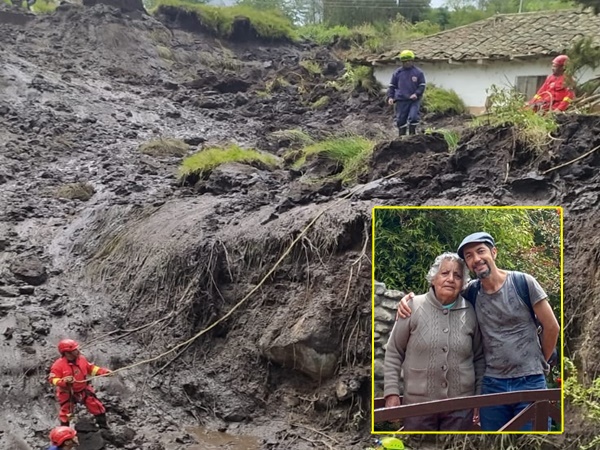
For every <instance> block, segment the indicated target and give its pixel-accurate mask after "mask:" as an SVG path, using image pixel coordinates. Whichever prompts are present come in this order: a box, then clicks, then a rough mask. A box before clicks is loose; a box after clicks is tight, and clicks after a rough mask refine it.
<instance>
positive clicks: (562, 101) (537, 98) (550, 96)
mask: <svg viewBox="0 0 600 450" xmlns="http://www.w3.org/2000/svg"><path fill="white" fill-rule="evenodd" d="M568 62H569V57H568V56H567V55H559V56H557V57H556V58H554V59H553V60H552V74H551V75H548V78H546V81H544V84H542V86H541V87H540V88H539V89H538V91H537V93H536V94H535V95H534V96H533V98H532V99H531V100H529V103H528V105H529V106H530V107H531V108H533V110H534V111H540V110H541V111H565V110H566V109H567V108H568V107H569V106H571V102H572V101H573V99H574V98H575V92H573V89H571V86H572V85H573V80H572V79H571V78H570V77H569V76H568V75H567V74H565V65H566V64H567V63H568Z"/></svg>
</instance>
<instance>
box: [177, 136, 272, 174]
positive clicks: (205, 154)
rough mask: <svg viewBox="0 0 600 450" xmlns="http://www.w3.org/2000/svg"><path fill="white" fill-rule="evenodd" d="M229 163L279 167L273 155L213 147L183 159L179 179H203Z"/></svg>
mask: <svg viewBox="0 0 600 450" xmlns="http://www.w3.org/2000/svg"><path fill="white" fill-rule="evenodd" d="M230 162H239V163H244V164H253V163H254V164H255V163H259V164H261V165H264V166H267V167H268V168H271V169H272V168H276V167H277V166H278V165H279V160H278V159H277V158H276V157H274V156H273V155H269V154H268V153H261V152H258V151H256V150H254V149H243V148H241V147H239V146H237V145H235V144H231V145H229V146H228V147H225V148H220V147H214V148H209V149H206V150H202V151H201V152H198V153H196V154H194V155H192V156H189V157H187V158H185V159H184V160H183V162H182V163H181V166H180V167H179V179H180V180H181V181H182V182H185V181H186V180H188V179H190V178H197V179H204V178H206V177H207V176H208V175H210V173H211V172H212V171H213V170H214V169H216V168H217V167H219V166H220V165H221V164H226V163H230Z"/></svg>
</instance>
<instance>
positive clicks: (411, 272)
mask: <svg viewBox="0 0 600 450" xmlns="http://www.w3.org/2000/svg"><path fill="white" fill-rule="evenodd" d="M374 220H375V261H374V266H375V279H376V280H377V281H382V282H384V283H385V284H386V286H387V287H388V288H389V289H398V290H403V291H406V292H408V291H413V292H416V293H422V292H426V290H427V289H428V284H427V281H426V280H425V275H426V274H427V272H428V270H429V268H430V266H431V264H432V263H433V261H434V260H435V257H436V256H438V255H439V254H441V253H443V252H445V251H456V249H457V247H458V245H459V244H460V242H461V241H462V239H463V238H464V237H465V236H467V235H468V234H470V233H474V232H476V231H482V230H483V231H487V232H488V233H490V234H492V236H494V238H495V240H496V243H497V246H498V259H497V264H498V267H501V268H503V269H507V270H519V271H523V272H526V273H529V274H531V275H533V276H534V277H535V278H536V279H537V280H538V281H539V282H540V284H541V285H542V287H543V288H544V289H545V291H546V293H547V294H548V298H549V301H550V304H551V305H552V307H553V308H554V310H555V311H559V310H560V216H559V215H558V214H557V211H556V210H555V209H506V210H504V209H485V208H482V209H479V208H478V209H382V210H376V212H375V218H374Z"/></svg>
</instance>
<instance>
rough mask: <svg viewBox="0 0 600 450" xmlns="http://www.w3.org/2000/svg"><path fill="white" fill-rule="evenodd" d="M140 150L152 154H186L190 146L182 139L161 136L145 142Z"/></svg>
mask: <svg viewBox="0 0 600 450" xmlns="http://www.w3.org/2000/svg"><path fill="white" fill-rule="evenodd" d="M138 150H139V151H140V153H144V154H146V155H150V156H185V155H186V154H187V152H188V151H189V150H190V146H189V145H187V144H186V143H185V142H183V141H182V140H181V139H169V138H159V139H154V140H152V141H148V142H145V143H143V144H142V145H140V146H139V148H138Z"/></svg>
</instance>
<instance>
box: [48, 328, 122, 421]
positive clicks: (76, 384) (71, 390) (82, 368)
mask: <svg viewBox="0 0 600 450" xmlns="http://www.w3.org/2000/svg"><path fill="white" fill-rule="evenodd" d="M58 351H59V352H60V354H61V355H62V356H61V357H60V358H59V359H57V360H56V361H55V362H54V364H52V367H51V368H50V375H48V379H49V381H50V383H51V384H52V385H53V386H56V398H57V400H58V402H59V403H60V412H59V415H58V417H59V419H60V423H61V425H63V426H69V420H70V418H71V416H72V415H73V413H74V407H75V404H76V403H81V404H83V405H85V407H86V408H87V410H88V411H89V412H90V413H91V414H92V415H93V416H94V417H95V418H96V424H97V425H98V426H99V427H100V428H108V424H107V422H106V409H105V408H104V405H103V404H102V402H100V400H98V398H97V397H96V394H95V392H94V388H93V387H92V386H91V384H90V382H89V381H86V379H87V378H88V377H90V376H91V377H94V376H96V375H109V374H111V373H112V372H111V371H110V370H108V369H105V368H103V367H98V366H96V365H95V364H92V363H90V362H88V360H87V359H86V358H85V356H83V355H82V354H80V353H79V344H78V343H77V342H76V341H74V340H72V339H64V340H62V341H60V342H59V343H58Z"/></svg>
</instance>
